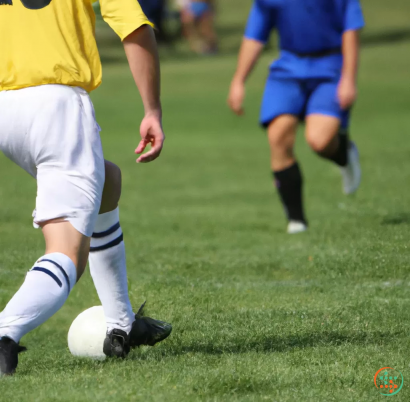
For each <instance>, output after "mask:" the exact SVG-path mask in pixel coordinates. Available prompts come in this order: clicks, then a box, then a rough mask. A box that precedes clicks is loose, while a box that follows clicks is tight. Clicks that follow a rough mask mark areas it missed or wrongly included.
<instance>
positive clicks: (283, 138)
mask: <svg viewBox="0 0 410 402" xmlns="http://www.w3.org/2000/svg"><path fill="white" fill-rule="evenodd" d="M269 145H270V148H271V151H272V153H273V154H283V153H286V154H287V153H289V152H291V151H292V149H293V141H292V136H291V135H289V133H287V132H285V131H282V130H271V131H270V132H269Z"/></svg>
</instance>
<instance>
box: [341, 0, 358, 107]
mask: <svg viewBox="0 0 410 402" xmlns="http://www.w3.org/2000/svg"><path fill="white" fill-rule="evenodd" d="M363 26H364V19H363V13H362V9H361V7H360V2H359V0H346V14H345V29H344V33H343V37H342V55H343V66H342V74H341V77H340V82H339V87H338V93H337V95H338V99H339V104H340V107H341V108H342V109H349V108H350V107H351V106H352V105H353V103H354V101H355V100H356V97H357V72H358V67H359V53H360V37H359V31H360V29H361V28H363Z"/></svg>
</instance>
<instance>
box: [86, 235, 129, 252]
mask: <svg viewBox="0 0 410 402" xmlns="http://www.w3.org/2000/svg"><path fill="white" fill-rule="evenodd" d="M123 240H124V235H123V234H122V233H121V235H120V236H118V237H117V238H116V239H115V240H113V241H110V242H109V243H107V244H104V245H103V246H98V247H90V251H102V250H106V249H107V248H111V247H114V246H116V245H118V244H120V243H121V242H122V241H123Z"/></svg>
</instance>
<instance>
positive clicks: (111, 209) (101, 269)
mask: <svg viewBox="0 0 410 402" xmlns="http://www.w3.org/2000/svg"><path fill="white" fill-rule="evenodd" d="M120 196H121V170H120V168H119V167H118V166H117V165H115V164H114V163H112V162H109V161H105V184H104V190H103V196H102V201H101V207H100V212H99V215H98V218H97V222H96V225H95V228H94V233H93V235H92V238H91V248H90V256H89V263H90V273H91V276H92V278H93V281H94V285H95V287H96V289H97V293H98V296H99V298H100V300H101V304H102V306H103V309H104V314H105V318H106V322H107V338H106V342H105V344H104V353H105V354H107V355H108V356H113V355H115V356H120V357H124V356H125V355H126V354H127V352H128V351H129V348H128V345H127V343H128V344H129V346H130V347H134V346H140V345H154V344H155V343H157V342H160V341H162V340H163V339H165V338H166V337H168V336H169V334H170V333H171V330H172V326H171V325H170V324H167V323H164V322H162V321H158V320H153V319H151V318H149V317H143V316H142V314H141V313H140V314H137V316H136V315H135V313H134V312H133V310H132V306H131V302H130V299H129V296H128V283H127V267H126V258H125V246H124V241H123V233H122V230H121V226H120V219H119V207H118V202H119V200H120ZM124 340H125V341H126V340H128V342H125V343H124V342H123V341H124Z"/></svg>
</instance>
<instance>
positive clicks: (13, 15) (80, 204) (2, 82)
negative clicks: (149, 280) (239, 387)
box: [0, 0, 171, 375]
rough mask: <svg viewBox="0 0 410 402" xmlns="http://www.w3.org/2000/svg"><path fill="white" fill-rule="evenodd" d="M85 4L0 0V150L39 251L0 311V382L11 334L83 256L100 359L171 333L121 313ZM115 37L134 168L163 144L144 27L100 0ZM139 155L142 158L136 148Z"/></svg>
mask: <svg viewBox="0 0 410 402" xmlns="http://www.w3.org/2000/svg"><path fill="white" fill-rule="evenodd" d="M91 1H92V0H64V1H63V0H0V36H1V37H2V38H7V40H3V41H2V42H1V45H0V150H1V151H2V152H3V153H4V154H5V155H6V156H7V157H8V158H10V159H11V160H12V161H13V162H15V163H16V164H18V165H19V166H20V167H22V168H23V169H24V170H26V171H27V172H28V173H29V174H31V175H32V176H33V177H34V178H36V179H37V199H36V209H35V212H34V214H33V217H34V225H35V226H38V227H41V229H42V231H43V234H44V238H45V242H46V250H45V255H44V256H42V257H40V258H39V259H38V260H37V261H36V262H35V263H34V265H33V267H32V268H31V269H30V270H29V272H28V273H27V275H26V278H25V280H24V283H23V285H22V286H21V288H20V289H19V290H18V291H17V293H16V294H15V295H14V296H13V298H12V299H11V300H10V302H9V303H8V304H7V306H6V307H5V308H4V310H3V311H2V312H1V313H0V375H7V374H13V373H14V372H15V370H16V367H17V363H18V353H19V352H20V351H22V350H23V349H24V348H23V347H21V346H20V345H19V342H20V339H21V338H22V337H23V336H24V335H25V334H27V333H28V332H29V331H31V330H33V329H34V328H36V327H37V326H39V325H41V324H42V323H43V322H45V321H46V320H47V319H48V318H50V317H51V316H52V315H53V314H54V313H56V312H57V311H58V310H59V309H60V308H61V307H62V306H63V304H64V302H65V301H66V299H67V297H68V295H69V294H70V292H71V290H72V288H73V287H74V285H75V283H76V282H77V281H78V280H79V278H80V277H81V275H82V273H83V271H84V268H85V265H86V262H87V259H88V258H89V261H90V271H91V275H92V277H93V280H94V284H95V286H96V289H97V292H98V295H99V297H100V300H101V302H102V305H103V308H104V313H105V316H106V321H107V337H106V340H105V342H104V345H103V348H104V352H105V354H106V355H108V356H120V357H125V356H126V355H127V354H128V352H129V351H130V348H132V347H136V346H139V345H154V344H155V343H156V342H159V341H161V340H163V339H165V338H166V337H167V336H168V335H169V334H170V332H171V326H170V325H169V324H166V323H164V322H161V321H157V320H154V319H151V318H149V317H144V316H143V313H142V311H141V309H140V311H139V312H138V313H137V314H134V313H133V310H132V307H131V304H130V300H129V298H128V289H127V275H126V266H125V249H124V243H123V235H122V231H121V227H120V223H119V212H118V201H119V197H120V192H121V172H120V170H119V168H118V167H117V166H116V165H114V164H113V163H110V162H108V161H105V160H104V156H103V150H102V148H101V141H100V136H99V126H98V124H97V122H96V120H95V117H94V110H93V105H92V103H91V100H90V98H89V95H88V93H89V92H90V91H92V90H93V89H95V88H96V87H97V86H98V85H99V84H100V83H101V62H100V58H99V55H98V50H97V46H96V42H95V37H94V23H95V15H94V12H93V8H92V4H91ZM100 3H101V12H102V15H103V17H104V19H105V21H106V22H107V23H108V24H109V25H110V26H111V27H112V29H113V30H114V31H115V32H116V33H117V34H118V35H119V36H120V38H121V39H122V41H123V44H124V48H125V52H126V55H127V58H128V61H129V66H130V69H131V72H132V75H133V77H134V80H135V83H136V85H137V87H138V89H139V92H140V94H141V97H142V101H143V104H144V108H145V117H144V119H143V121H142V123H141V126H140V133H141V137H142V139H141V142H140V143H139V145H138V147H137V149H136V151H135V152H136V153H137V154H141V155H140V156H139V158H138V159H137V162H140V163H141V162H142V163H144V162H150V161H153V160H154V159H156V158H157V157H158V156H159V155H160V153H161V149H162V146H163V142H164V133H163V130H162V112H161V103H160V84H159V81H160V80H159V61H158V55H157V49H156V43H155V38H154V33H153V29H152V27H151V26H150V23H149V21H148V20H147V18H146V17H145V15H144V14H143V12H142V11H141V8H140V6H139V3H138V2H137V1H136V0H101V1H100ZM148 145H151V149H150V150H149V151H148V152H146V153H145V154H144V153H143V151H144V150H145V148H146V147H147V146H148Z"/></svg>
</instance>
